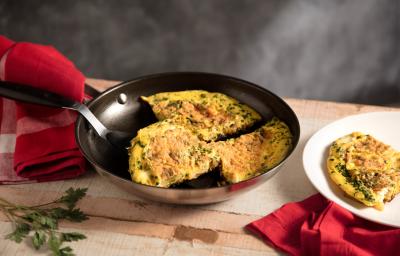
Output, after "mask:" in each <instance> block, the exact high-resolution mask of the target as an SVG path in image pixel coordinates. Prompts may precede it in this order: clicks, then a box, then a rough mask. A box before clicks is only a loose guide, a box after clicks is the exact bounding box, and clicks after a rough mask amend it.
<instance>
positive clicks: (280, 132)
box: [212, 118, 292, 183]
mask: <svg viewBox="0 0 400 256" xmlns="http://www.w3.org/2000/svg"><path fill="white" fill-rule="evenodd" d="M212 145H213V146H212V147H213V148H215V149H216V151H217V153H218V155H219V156H220V158H221V165H220V169H221V174H222V176H223V177H224V178H225V180H226V181H227V182H228V183H237V182H240V181H243V180H247V179H250V178H252V177H254V176H257V175H259V174H261V173H264V172H266V171H268V170H269V169H272V168H273V167H275V166H276V165H278V164H279V163H280V162H281V161H282V160H283V159H284V158H285V157H286V155H287V154H288V152H289V150H290V149H291V147H292V134H291V133H290V130H289V128H288V126H287V125H286V124H285V123H284V122H282V121H280V120H279V119H278V118H273V119H272V120H271V121H269V122H267V123H266V124H265V125H263V126H262V127H261V128H259V129H257V130H256V131H254V132H251V133H248V134H244V135H241V136H240V137H238V138H233V139H229V140H226V141H218V142H214V143H212Z"/></svg>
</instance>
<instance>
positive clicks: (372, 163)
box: [327, 132, 400, 210]
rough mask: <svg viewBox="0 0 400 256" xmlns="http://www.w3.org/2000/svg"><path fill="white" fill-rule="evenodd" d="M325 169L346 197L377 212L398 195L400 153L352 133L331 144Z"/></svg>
mask: <svg viewBox="0 0 400 256" xmlns="http://www.w3.org/2000/svg"><path fill="white" fill-rule="evenodd" d="M327 167H328V172H329V176H330V177H331V179H332V180H333V182H334V183H335V184H337V185H338V186H339V187H340V188H341V189H342V190H343V191H344V192H345V193H346V194H347V195H348V196H350V197H352V198H354V199H356V200H358V201H360V202H362V203H363V204H365V205H367V206H372V207H375V208H376V209H378V210H382V209H383V208H384V203H385V202H389V201H391V200H392V199H393V198H394V197H395V195H396V194H398V193H399V192H400V152H398V151H396V150H394V149H393V148H392V147H390V146H389V145H386V144H384V143H383V142H381V141H378V140H377V139H375V138H374V137H372V136H371V135H367V134H363V133H361V132H353V133H351V134H348V135H346V136H343V137H341V138H339V139H337V140H336V141H334V142H333V143H332V145H331V147H330V150H329V157H328V159H327Z"/></svg>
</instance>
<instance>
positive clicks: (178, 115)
mask: <svg viewBox="0 0 400 256" xmlns="http://www.w3.org/2000/svg"><path fill="white" fill-rule="evenodd" d="M141 98H142V99H143V100H144V101H146V102H148V103H149V105H150V106H151V108H152V110H153V112H154V114H155V116H156V117H157V119H158V120H165V119H171V120H173V121H174V123H177V124H180V125H182V126H184V127H187V128H188V129H190V130H192V132H194V133H195V134H196V135H197V136H198V137H199V138H200V139H201V140H204V141H215V140H218V139H221V138H225V137H226V136H229V135H233V134H236V133H238V132H241V131H244V130H246V129H248V128H250V127H252V126H253V125H254V124H255V123H256V122H258V121H260V120H261V116H260V114H258V113H257V112H256V111H255V110H253V109H252V108H250V107H249V106H247V105H245V104H242V103H240V102H239V101H237V100H236V99H234V98H231V97H229V96H227V95H225V94H222V93H216V92H207V91H203V90H188V91H179V92H162V93H157V94H155V95H151V96H148V97H144V96H142V97H141Z"/></svg>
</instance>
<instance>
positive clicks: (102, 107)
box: [76, 72, 300, 180]
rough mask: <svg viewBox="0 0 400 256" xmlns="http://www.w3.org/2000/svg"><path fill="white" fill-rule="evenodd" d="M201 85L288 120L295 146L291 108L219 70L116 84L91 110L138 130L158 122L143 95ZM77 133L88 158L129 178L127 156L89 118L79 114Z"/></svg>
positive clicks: (116, 125)
mask: <svg viewBox="0 0 400 256" xmlns="http://www.w3.org/2000/svg"><path fill="white" fill-rule="evenodd" d="M194 89H202V90H207V91H210V92H221V93H224V94H227V95H229V96H231V97H234V98H236V99H238V100H239V101H241V102H243V103H245V104H247V105H249V106H250V107H252V108H254V109H256V110H257V111H258V112H259V113H260V114H261V115H262V117H263V119H264V120H263V121H265V120H268V119H270V118H271V117H272V116H277V117H278V118H280V119H281V120H283V121H284V122H286V124H288V126H289V128H290V129H291V132H292V134H293V135H294V145H293V148H294V147H295V146H296V144H297V142H298V140H299V135H300V128H299V122H298V119H297V117H296V115H295V114H294V112H293V111H292V109H291V108H290V107H289V106H288V105H287V104H286V103H285V102H284V101H283V100H282V99H281V98H279V97H278V96H276V95H275V94H273V93H271V92H270V91H268V90H266V89H263V88H261V87H259V86H256V85H254V84H252V83H249V82H246V81H243V80H240V79H236V78H232V77H228V76H223V75H218V74H209V73H192V72H190V73H181V72H180V73H164V74H157V75H151V76H146V77H142V78H138V79H134V80H130V81H127V82H123V83H122V84H120V85H118V86H115V87H113V88H111V89H109V90H107V91H105V92H104V93H102V94H101V95H99V96H98V97H96V98H95V99H94V100H92V101H91V102H90V103H89V105H88V106H89V108H90V110H91V111H92V112H93V113H94V114H95V115H96V116H97V117H98V119H99V120H100V121H101V122H102V123H103V124H104V125H105V126H106V127H107V128H109V129H115V130H121V131H126V132H131V133H132V137H134V136H135V135H136V132H137V131H138V130H139V129H140V128H143V127H145V126H147V125H149V124H151V123H153V122H156V121H157V120H156V118H155V117H154V115H153V113H152V111H151V109H150V107H149V106H148V105H147V104H146V103H144V102H142V101H141V100H140V99H139V97H140V96H142V95H143V96H148V95H152V94H155V93H158V92H167V91H182V90H194ZM121 93H124V94H125V95H126V96H127V101H126V103H124V104H121V103H119V101H118V97H119V95H120V94H121ZM76 135H77V136H76V137H77V142H78V144H79V146H80V147H81V150H82V152H83V154H84V155H85V156H86V158H87V159H88V160H89V161H90V162H91V163H92V164H96V165H98V166H100V167H101V168H102V169H104V170H106V171H108V172H110V173H112V174H114V175H117V176H119V177H121V178H124V179H128V180H130V176H129V173H128V171H127V170H128V156H127V154H125V155H121V154H118V153H116V151H115V150H114V149H113V148H112V147H110V146H109V145H108V144H107V143H105V142H104V141H103V140H102V139H99V138H98V137H97V136H96V135H95V134H94V132H93V131H92V129H90V126H89V125H88V124H87V122H86V121H85V120H84V119H83V118H82V117H79V118H78V121H77V123H76Z"/></svg>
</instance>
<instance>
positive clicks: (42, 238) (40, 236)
mask: <svg viewBox="0 0 400 256" xmlns="http://www.w3.org/2000/svg"><path fill="white" fill-rule="evenodd" d="M46 239H47V236H46V234H45V233H44V232H43V231H36V232H35V234H34V235H33V237H32V244H33V247H35V249H36V250H38V249H39V248H40V247H42V245H43V244H44V243H45V242H46Z"/></svg>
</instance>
